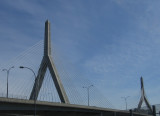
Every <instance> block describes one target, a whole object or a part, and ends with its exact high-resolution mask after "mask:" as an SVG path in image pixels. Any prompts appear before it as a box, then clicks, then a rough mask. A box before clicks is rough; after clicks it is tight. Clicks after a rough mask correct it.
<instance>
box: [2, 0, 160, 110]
mask: <svg viewBox="0 0 160 116" xmlns="http://www.w3.org/2000/svg"><path fill="white" fill-rule="evenodd" d="M159 6H160V1H159V0H154V1H151V0H34V1H33V0H14V1H13V0H0V40H1V41H0V54H1V58H0V65H1V64H3V63H5V62H8V61H9V60H11V59H12V58H14V57H15V56H17V55H18V54H20V53H21V52H23V51H24V50H26V49H27V48H29V47H30V46H33V45H34V44H36V43H37V42H39V41H40V40H43V38H44V22H45V21H46V20H47V19H48V20H49V21H50V22H51V38H52V42H53V43H54V44H55V45H56V46H58V49H59V51H61V53H60V54H63V58H62V59H63V60H65V62H71V63H72V64H73V66H75V69H76V70H80V72H82V73H84V74H83V75H85V77H86V78H87V79H88V80H91V81H93V82H92V83H93V84H94V86H96V87H97V88H99V89H100V91H101V93H102V94H104V96H106V97H107V99H108V100H110V102H111V103H112V104H113V105H114V106H115V107H118V108H122V107H123V106H124V100H123V99H122V98H121V97H123V96H130V98H129V99H128V102H129V104H132V103H133V102H134V100H135V99H134V97H135V96H137V95H140V77H141V76H143V78H144V83H145V89H146V94H147V97H148V99H149V102H150V103H151V104H159V103H160V99H159V98H160V94H159V91H160V85H159V83H160V13H159V11H160V7H159ZM138 93H139V94H138ZM136 100H137V101H135V102H138V101H139V99H136ZM131 101H132V102H131ZM130 106H132V105H130Z"/></svg>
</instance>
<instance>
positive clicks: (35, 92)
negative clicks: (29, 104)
mask: <svg viewBox="0 0 160 116" xmlns="http://www.w3.org/2000/svg"><path fill="white" fill-rule="evenodd" d="M19 68H21V69H23V68H26V69H29V70H30V71H32V73H33V74H34V77H35V84H36V74H35V72H34V71H33V69H31V68H29V67H24V66H20V67H19ZM36 90H37V84H36V86H35V88H34V94H35V95H34V116H36V98H37V91H36Z"/></svg>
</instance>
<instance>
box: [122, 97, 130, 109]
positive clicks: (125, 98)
mask: <svg viewBox="0 0 160 116" xmlns="http://www.w3.org/2000/svg"><path fill="white" fill-rule="evenodd" d="M129 97H130V96H127V97H121V98H123V99H124V101H125V104H126V110H127V99H128V98H129Z"/></svg>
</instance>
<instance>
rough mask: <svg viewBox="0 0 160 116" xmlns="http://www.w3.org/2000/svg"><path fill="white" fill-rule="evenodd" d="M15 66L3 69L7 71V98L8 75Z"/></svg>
mask: <svg viewBox="0 0 160 116" xmlns="http://www.w3.org/2000/svg"><path fill="white" fill-rule="evenodd" d="M12 68H14V66H12V67H10V68H9V69H3V70H2V71H6V72H7V98H8V77H9V71H10V70H11V69H12Z"/></svg>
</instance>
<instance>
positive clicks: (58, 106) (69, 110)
mask: <svg viewBox="0 0 160 116" xmlns="http://www.w3.org/2000/svg"><path fill="white" fill-rule="evenodd" d="M36 110H37V115H40V116H53V115H54V116H131V115H130V112H129V111H121V110H114V109H108V108H100V107H94V106H83V105H75V104H64V103H54V102H44V101H43V102H42V101H37V102H36ZM13 114H15V115H13ZM16 114H21V115H33V114H34V101H33V100H22V99H13V98H0V116H5V115H6V116H9V115H10V116H11V115H12V116H17V115H16ZM133 116H149V115H143V114H138V113H133Z"/></svg>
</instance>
